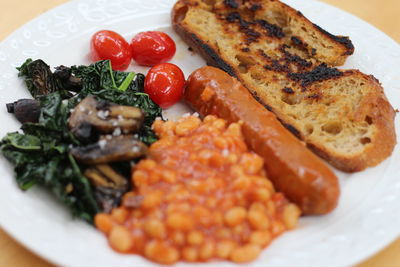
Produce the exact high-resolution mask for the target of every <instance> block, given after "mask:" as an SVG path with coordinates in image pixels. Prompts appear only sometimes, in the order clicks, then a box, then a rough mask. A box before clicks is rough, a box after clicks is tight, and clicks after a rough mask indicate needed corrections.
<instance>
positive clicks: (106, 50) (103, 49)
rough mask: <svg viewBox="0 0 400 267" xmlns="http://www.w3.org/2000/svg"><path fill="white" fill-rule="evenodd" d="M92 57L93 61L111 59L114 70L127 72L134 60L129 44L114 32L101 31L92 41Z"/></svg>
mask: <svg viewBox="0 0 400 267" xmlns="http://www.w3.org/2000/svg"><path fill="white" fill-rule="evenodd" d="M90 57H91V59H92V60H93V61H98V60H105V59H109V60H110V61H111V65H112V68H113V69H114V70H125V69H127V68H128V67H129V64H130V63H131V60H132V51H131V48H130V46H129V43H128V42H127V41H126V40H125V39H124V38H123V37H122V36H121V35H119V34H118V33H116V32H113V31H107V30H103V31H99V32H96V33H95V34H94V35H93V36H92V40H91V41H90Z"/></svg>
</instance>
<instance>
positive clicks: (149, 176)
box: [95, 116, 300, 264]
mask: <svg viewBox="0 0 400 267" xmlns="http://www.w3.org/2000/svg"><path fill="white" fill-rule="evenodd" d="M153 128H154V130H155V132H156V133H157V134H158V136H159V137H160V139H159V141H157V142H155V143H154V144H153V145H152V146H151V147H150V156H149V157H148V158H147V159H145V160H142V161H140V162H139V164H138V165H137V166H136V168H135V170H134V173H133V177H132V179H133V181H132V182H133V183H134V185H135V187H134V189H133V191H132V192H128V193H127V194H126V195H125V196H124V198H123V202H122V205H121V207H119V208H116V209H114V210H113V211H112V213H111V214H98V215H97V216H96V217H95V224H96V226H97V227H98V228H99V229H100V230H101V231H103V232H104V233H105V234H106V235H107V236H108V240H109V243H110V245H111V246H112V247H113V248H114V249H115V250H116V251H119V252H123V253H137V254H141V255H144V256H145V257H146V258H148V259H150V260H152V261H155V262H158V263H162V264H172V263H175V262H177V261H179V260H182V261H188V262H204V261H209V260H215V259H227V260H230V261H233V262H236V263H242V262H248V261H251V260H254V259H256V258H257V257H258V255H259V254H260V252H261V250H262V248H264V247H266V246H267V245H268V244H270V242H271V241H272V240H273V238H275V237H276V236H278V235H280V234H281V233H282V232H284V231H285V230H287V229H292V228H294V227H295V226H296V224H297V221H298V217H299V215H300V210H299V209H298V208H297V206H295V205H294V204H292V203H289V202H288V201H287V200H286V199H285V197H284V196H283V195H282V194H281V193H277V192H275V191H274V188H273V186H272V184H271V182H270V181H269V180H268V179H267V178H266V174H265V171H264V169H263V165H264V162H263V159H262V158H261V157H259V156H258V155H256V154H255V153H253V152H250V151H249V150H248V149H247V146H246V144H245V142H244V139H243V137H242V132H241V125H240V123H232V124H230V125H228V124H227V122H226V121H225V120H223V119H219V118H216V117H214V116H207V117H206V118H204V121H201V120H200V119H199V118H198V117H196V116H187V117H183V118H181V119H180V120H178V121H177V122H173V121H167V122H164V121H161V120H157V121H155V122H154V124H153Z"/></svg>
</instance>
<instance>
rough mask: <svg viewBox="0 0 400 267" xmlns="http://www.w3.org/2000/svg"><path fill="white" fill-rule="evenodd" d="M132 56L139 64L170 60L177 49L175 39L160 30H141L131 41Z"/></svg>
mask: <svg viewBox="0 0 400 267" xmlns="http://www.w3.org/2000/svg"><path fill="white" fill-rule="evenodd" d="M131 48H132V58H133V60H135V61H136V63H138V64H139V65H143V66H154V65H156V64H160V63H165V62H167V61H169V60H170V59H171V58H172V57H173V56H174V55H175V51H176V46H175V42H174V40H172V39H171V37H169V36H168V35H167V34H166V33H163V32H158V31H148V32H140V33H138V34H136V35H135V36H134V37H133V38H132V41H131Z"/></svg>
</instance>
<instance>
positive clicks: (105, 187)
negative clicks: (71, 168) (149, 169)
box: [84, 164, 129, 212]
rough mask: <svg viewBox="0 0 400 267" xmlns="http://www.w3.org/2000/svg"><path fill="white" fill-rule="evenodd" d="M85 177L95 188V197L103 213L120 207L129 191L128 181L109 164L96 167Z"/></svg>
mask: <svg viewBox="0 0 400 267" xmlns="http://www.w3.org/2000/svg"><path fill="white" fill-rule="evenodd" d="M84 175H85V176H86V177H87V178H88V179H89V180H90V181H91V183H92V184H93V186H94V188H95V196H96V200H97V202H98V204H99V205H100V207H101V208H102V211H103V212H110V211H111V210H112V208H114V207H116V206H118V205H119V202H120V200H121V197H122V195H123V194H124V193H125V192H127V191H128V190H129V183H128V180H127V179H126V178H125V177H123V176H122V175H120V174H119V173H117V172H116V171H115V170H114V169H113V168H112V167H111V166H110V165H108V164H99V165H94V166H92V167H90V168H88V169H86V171H85V173H84Z"/></svg>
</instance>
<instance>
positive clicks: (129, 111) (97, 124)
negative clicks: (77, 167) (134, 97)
mask: <svg viewBox="0 0 400 267" xmlns="http://www.w3.org/2000/svg"><path fill="white" fill-rule="evenodd" d="M143 120H144V114H143V112H142V111H141V109H139V108H136V107H130V106H120V105H116V104H114V103H111V102H108V101H104V100H101V101H97V100H96V98H95V97H94V96H88V97H86V98H85V99H84V100H82V101H81V102H80V103H79V105H77V106H76V107H75V109H74V111H73V112H72V114H71V117H70V118H69V121H68V125H69V127H70V129H71V131H72V132H73V134H74V135H75V136H77V137H78V138H85V137H86V138H87V136H91V134H93V132H92V131H93V129H96V130H97V131H98V132H100V133H112V132H114V131H115V130H116V129H120V130H121V131H122V132H123V133H126V134H127V133H135V132H136V131H138V130H139V129H140V127H141V126H142V123H143ZM82 129H83V130H82Z"/></svg>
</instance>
